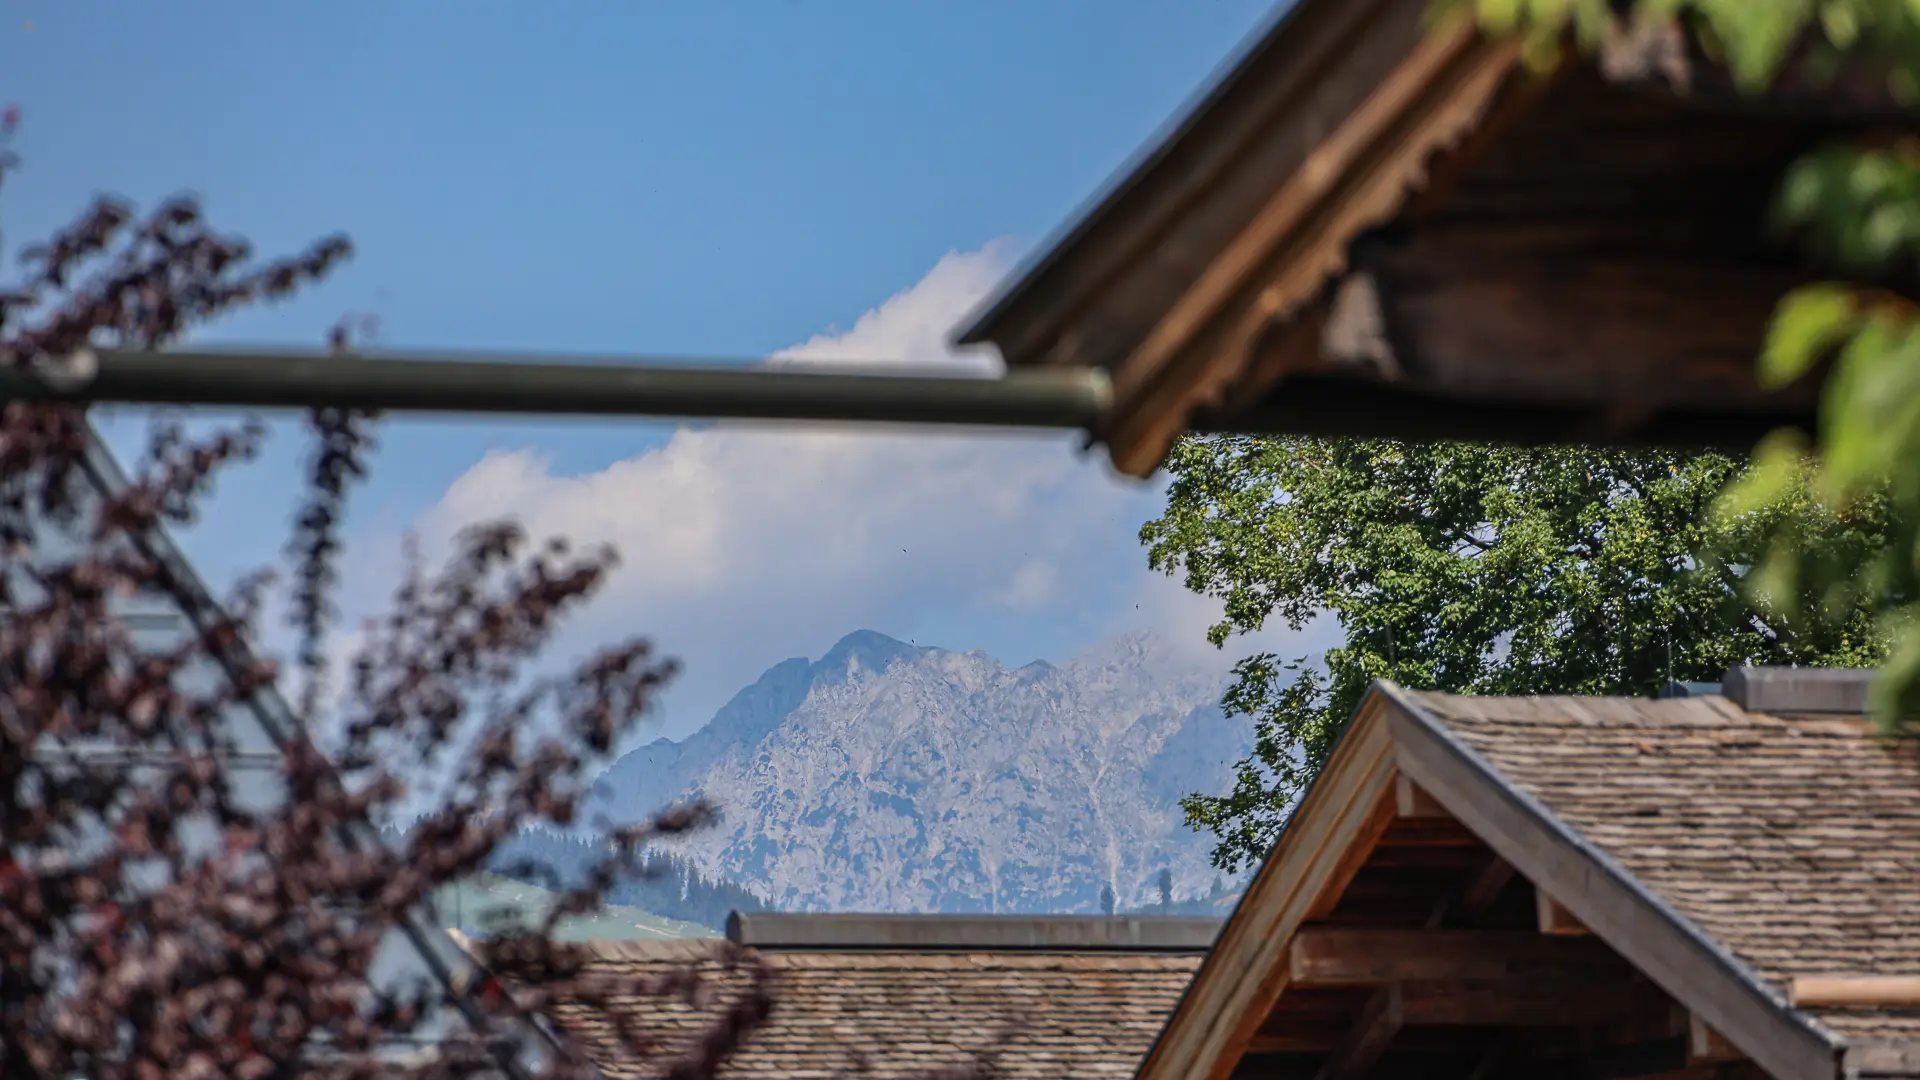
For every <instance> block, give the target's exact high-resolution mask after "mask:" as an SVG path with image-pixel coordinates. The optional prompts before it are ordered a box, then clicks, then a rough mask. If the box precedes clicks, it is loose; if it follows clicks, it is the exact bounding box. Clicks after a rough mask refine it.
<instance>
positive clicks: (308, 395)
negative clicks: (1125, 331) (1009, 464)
mask: <svg viewBox="0 0 1920 1080" xmlns="http://www.w3.org/2000/svg"><path fill="white" fill-rule="evenodd" d="M1111 399H1112V390H1111V387H1110V385H1109V383H1108V381H1107V377H1106V374H1105V373H1104V372H1101V371H1097V370H1093V369H1089V368H1060V369H1051V370H1037V371H1036V370H1022V371H1016V372H1011V373H1009V374H1007V375H1004V376H1002V377H999V378H966V377H955V376H934V375H904V374H883V373H880V372H871V373H869V372H849V371H839V372H822V371H814V370H809V369H806V368H770V367H765V366H759V365H753V366H747V365H742V366H738V367H720V366H714V365H709V366H705V367H701V366H694V365H691V364H686V363H675V362H673V361H665V360H659V359H644V360H624V361H617V362H616V361H609V362H599V363H580V362H577V361H576V362H562V361H546V360H542V359H539V358H529V357H502V358H499V359H474V358H472V357H471V356H468V357H465V358H460V357H433V356H423V355H419V354H413V355H393V354H368V353H352V354H333V353H329V352H325V351H308V352H297V351H288V352H239V351H234V352H226V351H185V350H183V351H177V352H176V351H165V352H138V351H125V350H115V349H100V350H92V351H90V352H87V353H82V354H80V355H78V356H76V357H74V358H72V359H71V360H69V361H68V362H66V363H64V364H62V365H60V366H58V367H56V368H49V369H47V370H46V371H44V372H32V371H23V370H20V369H14V368H0V401H64V402H70V403H75V404H80V403H96V402H123V403H140V404H171V405H215V406H240V407H247V408H312V407H316V406H334V407H351V408H362V409H377V410H380V411H383V412H439V413H528V414H540V413H548V414H557V415H575V416H635V417H640V416H654V417H687V418H715V419H718V418H737V419H762V420H824V421H843V422H875V423H909V424H962V425H984V426H1005V427H1039V428H1089V427H1092V426H1093V425H1094V424H1095V423H1096V422H1097V421H1098V420H1099V418H1100V416H1101V414H1102V413H1104V412H1105V410H1106V408H1107V405H1108V403H1109V402H1110V401H1111Z"/></svg>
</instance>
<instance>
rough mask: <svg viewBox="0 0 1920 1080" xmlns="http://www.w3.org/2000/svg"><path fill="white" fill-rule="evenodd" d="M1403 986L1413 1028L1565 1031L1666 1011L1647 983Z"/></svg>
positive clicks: (1521, 981) (1519, 981) (1541, 980)
mask: <svg viewBox="0 0 1920 1080" xmlns="http://www.w3.org/2000/svg"><path fill="white" fill-rule="evenodd" d="M1395 985H1397V986H1399V987H1400V993H1401V1012H1402V1014H1403V1015H1404V1017H1405V1018H1406V1022H1407V1023H1408V1024H1470V1025H1494V1026H1508V1027H1565V1026H1567V1025H1568V1024H1569V1023H1573V1022H1578V1023H1583V1024H1590V1023H1599V1022H1602V1021H1606V1020H1613V1019H1619V1018H1623V1017H1628V1016H1632V1015H1634V1014H1636V1013H1641V1012H1647V1011H1651V1010H1656V1009H1660V1008H1663V1007H1664V1002H1662V1001H1661V1000H1660V996H1659V995H1658V993H1657V992H1651V988H1650V987H1647V986H1645V985H1644V984H1640V985H1636V984H1633V983H1630V982H1625V981H1608V982H1601V981H1592V980H1585V979H1577V978H1576V979H1563V978H1554V977H1550V976H1549V977H1532V978H1515V979H1499V980H1479V979H1419V980H1408V981H1407V982H1403V983H1397V984H1395Z"/></svg>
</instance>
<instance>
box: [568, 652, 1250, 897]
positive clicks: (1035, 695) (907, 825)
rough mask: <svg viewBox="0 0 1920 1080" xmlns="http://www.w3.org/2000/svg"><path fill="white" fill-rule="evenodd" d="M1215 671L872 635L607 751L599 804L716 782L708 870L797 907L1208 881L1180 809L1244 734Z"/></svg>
mask: <svg viewBox="0 0 1920 1080" xmlns="http://www.w3.org/2000/svg"><path fill="white" fill-rule="evenodd" d="M1221 689H1222V680H1221V679H1220V678H1219V677H1218V676H1217V675H1210V674H1207V673H1205V672H1202V671H1198V670H1195V669H1192V668H1191V667H1189V666H1183V664H1182V662H1181V661H1180V659H1179V657H1178V655H1177V653H1176V652H1175V651H1174V650H1171V649H1169V648H1167V647H1166V645H1165V643H1164V642H1162V641H1161V640H1160V639H1159V638H1157V637H1156V636H1155V635H1152V634H1147V633H1141V634H1130V635H1127V636H1125V637H1123V638H1118V639H1114V640H1112V641H1107V642H1103V643H1101V644H1100V645H1098V646H1096V647H1094V648H1091V649H1088V650H1085V651H1083V652H1082V653H1081V654H1079V655H1077V656H1075V657H1074V658H1072V659H1071V660H1068V661H1066V662H1064V663H1062V664H1059V665H1054V664H1051V663H1048V662H1046V661H1034V662H1032V663H1029V664H1027V665H1025V666H1023V667H1021V668H1019V669H1017V670H1012V671H1010V670H1008V669H1007V668H1006V666H1005V665H1003V664H1002V663H1001V662H1000V661H999V660H997V659H995V658H994V657H992V656H990V655H988V654H986V653H984V652H980V651H978V650H975V651H972V652H953V651H949V650H945V649H938V648H928V647H922V646H917V645H913V644H909V643H906V642H901V641H899V640H897V639H895V638H892V637H889V636H887V635H885V634H881V633H877V632H875V631H871V630H860V631H856V632H854V633H852V634H848V635H847V636H846V637H844V638H842V639H840V641H838V642H837V643H835V644H834V646H833V647H832V648H830V649H829V650H827V652H826V654H825V655H823V656H822V657H821V658H820V659H819V660H818V661H812V662H809V661H807V660H805V659H794V660H788V661H785V662H783V663H780V664H777V665H775V666H774V667H772V668H770V669H768V671H767V672H766V673H765V674H763V675H762V676H761V677H760V678H759V679H757V680H756V681H755V682H754V683H753V684H752V685H751V686H749V687H747V688H745V689H743V690H742V691H741V692H740V693H739V694H737V695H735V697H734V698H733V699H732V700H731V701H729V702H728V703H727V705H726V706H725V707H723V708H722V709H721V710H720V711H719V712H718V713H717V714H716V715H715V717H714V719H713V721H712V722H711V723H709V724H708V725H707V726H706V727H704V728H702V729H701V730H700V731H698V732H695V733H694V734H693V735H692V736H689V737H688V738H687V739H686V740H684V741H682V742H679V743H670V742H666V741H665V740H662V741H660V742H656V743H653V744H651V745H650V746H647V747H643V748H641V749H639V750H636V751H634V752H633V753H631V754H628V755H626V756H625V757H623V758H621V759H620V760H619V761H617V762H616V763H615V764H614V765H613V766H612V767H611V768H609V769H608V770H607V772H606V774H605V775H604V776H603V777H602V778H601V780H600V782H599V783H598V784H597V785H596V787H595V792H594V797H593V802H594V803H595V806H594V809H598V810H604V811H606V812H607V813H608V814H609V816H611V817H613V818H615V819H617V820H618V819H626V820H631V819H634V818H637V817H639V816H641V815H644V814H645V813H647V812H649V811H651V810H653V809H657V808H658V807H659V806H661V805H663V804H665V803H667V802H669V801H671V800H673V799H675V798H679V797H684V796H688V795H693V794H704V795H705V796H706V797H708V798H710V799H712V800H714V801H716V802H717V803H718V804H719V805H720V807H721V812H722V815H723V819H724V820H723V822H722V824H721V826H720V827H719V828H718V829H715V830H711V831H709V832H707V833H705V834H703V835H700V836H696V837H693V838H691V839H690V840H688V841H686V842H685V844H684V851H685V853H686V854H688V855H689V856H690V857H691V858H692V859H693V860H694V861H695V862H696V864H697V865H699V866H701V867H702V868H703V869H705V870H706V871H708V872H709V873H711V874H713V875H715V876H717V877H720V878H723V879H726V880H729V881H734V882H737V883H739V884H741V885H744V886H746V887H748V888H750V889H752V890H754V891H755V892H757V893H759V894H760V895H762V896H765V897H768V898H770V899H771V900H773V901H774V902H775V903H777V904H780V905H782V906H788V907H799V908H810V909H829V910H865V911H914V910H918V911H936V910H946V911H1022V910H1024V911H1093V910H1097V908H1098V903H1099V895H1100V892H1101V889H1102V887H1103V886H1111V887H1112V888H1113V890H1114V892H1115V894H1116V895H1117V896H1118V897H1119V898H1120V903H1121V904H1123V905H1128V904H1138V903H1144V902H1147V901H1148V900H1150V899H1153V892H1154V889H1153V878H1154V877H1155V876H1157V875H1158V873H1159V871H1160V870H1162V869H1170V870H1172V871H1173V874H1174V880H1175V888H1176V892H1177V893H1179V894H1181V895H1197V894H1199V893H1201V892H1204V891H1205V890H1206V889H1207V888H1208V886H1209V885H1210V884H1211V883H1212V881H1213V879H1214V874H1213V871H1212V869H1211V868H1210V867H1209V866H1208V864H1207V860H1206V852H1207V849H1208V842H1207V838H1206V837H1204V836H1199V835H1195V834H1193V833H1191V832H1189V831H1188V830H1186V828H1185V827H1184V825H1183V824H1182V815H1181V812H1180V810H1179V806H1178V802H1179V799H1180V797H1181V796H1182V795H1185V794H1187V793H1189V792H1192V791H1198V790H1224V789H1225V788H1226V787H1227V786H1229V785H1230V784H1231V769H1232V765H1233V763H1234V762H1235V761H1236V760H1238V759H1239V758H1240V757H1242V756H1244V754H1245V753H1246V750H1247V748H1248V746H1249V744H1250V741H1251V732H1250V729H1249V727H1248V725H1247V724H1246V723H1245V722H1244V721H1233V722H1229V721H1227V720H1226V719H1224V718H1223V717H1222V716H1221V715H1220V712H1219V710H1218V708H1217V707H1216V706H1215V703H1216V702H1217V701H1218V699H1219V695H1220V691H1221Z"/></svg>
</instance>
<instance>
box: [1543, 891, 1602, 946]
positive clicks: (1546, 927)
mask: <svg viewBox="0 0 1920 1080" xmlns="http://www.w3.org/2000/svg"><path fill="white" fill-rule="evenodd" d="M1533 897H1534V910H1535V912H1536V913H1537V914H1538V916H1539V921H1540V932H1541V933H1543V934H1557V935H1562V936H1567V937H1576V936H1579V935H1581V934H1586V933H1590V932H1591V931H1589V930H1588V929H1587V928H1586V926H1585V925H1583V924H1582V923H1581V922H1580V920H1579V919H1576V918H1574V916H1573V912H1571V911H1568V910H1567V909H1566V908H1564V907H1562V906H1561V904H1560V902H1559V901H1558V900H1555V899H1554V898H1553V897H1551V896H1548V895H1547V894H1546V893H1545V892H1543V891H1541V890H1540V889H1539V887H1537V886H1536V887H1535V888H1534V890H1533Z"/></svg>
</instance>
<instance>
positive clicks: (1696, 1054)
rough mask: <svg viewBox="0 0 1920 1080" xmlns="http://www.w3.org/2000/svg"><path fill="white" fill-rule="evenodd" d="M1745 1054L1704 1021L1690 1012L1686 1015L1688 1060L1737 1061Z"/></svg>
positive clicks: (1697, 1061) (1695, 1061)
mask: <svg viewBox="0 0 1920 1080" xmlns="http://www.w3.org/2000/svg"><path fill="white" fill-rule="evenodd" d="M1746 1056H1747V1055H1745V1054H1743V1053H1741V1052H1740V1048H1739V1047H1737V1046H1735V1045H1733V1044H1732V1043H1730V1042H1728V1041H1727V1038H1726V1036H1724V1035H1722V1034H1720V1033H1719V1032H1717V1031H1715V1030H1713V1028H1712V1027H1710V1026H1708V1025H1707V1022H1706V1021H1704V1020H1702V1019H1700V1018H1699V1017H1698V1016H1694V1015H1693V1014H1691V1013H1689V1014H1688V1015H1687V1060H1688V1061H1689V1062H1694V1063H1700V1062H1715V1061H1739V1060H1741V1059H1743V1058H1745V1057H1746Z"/></svg>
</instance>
